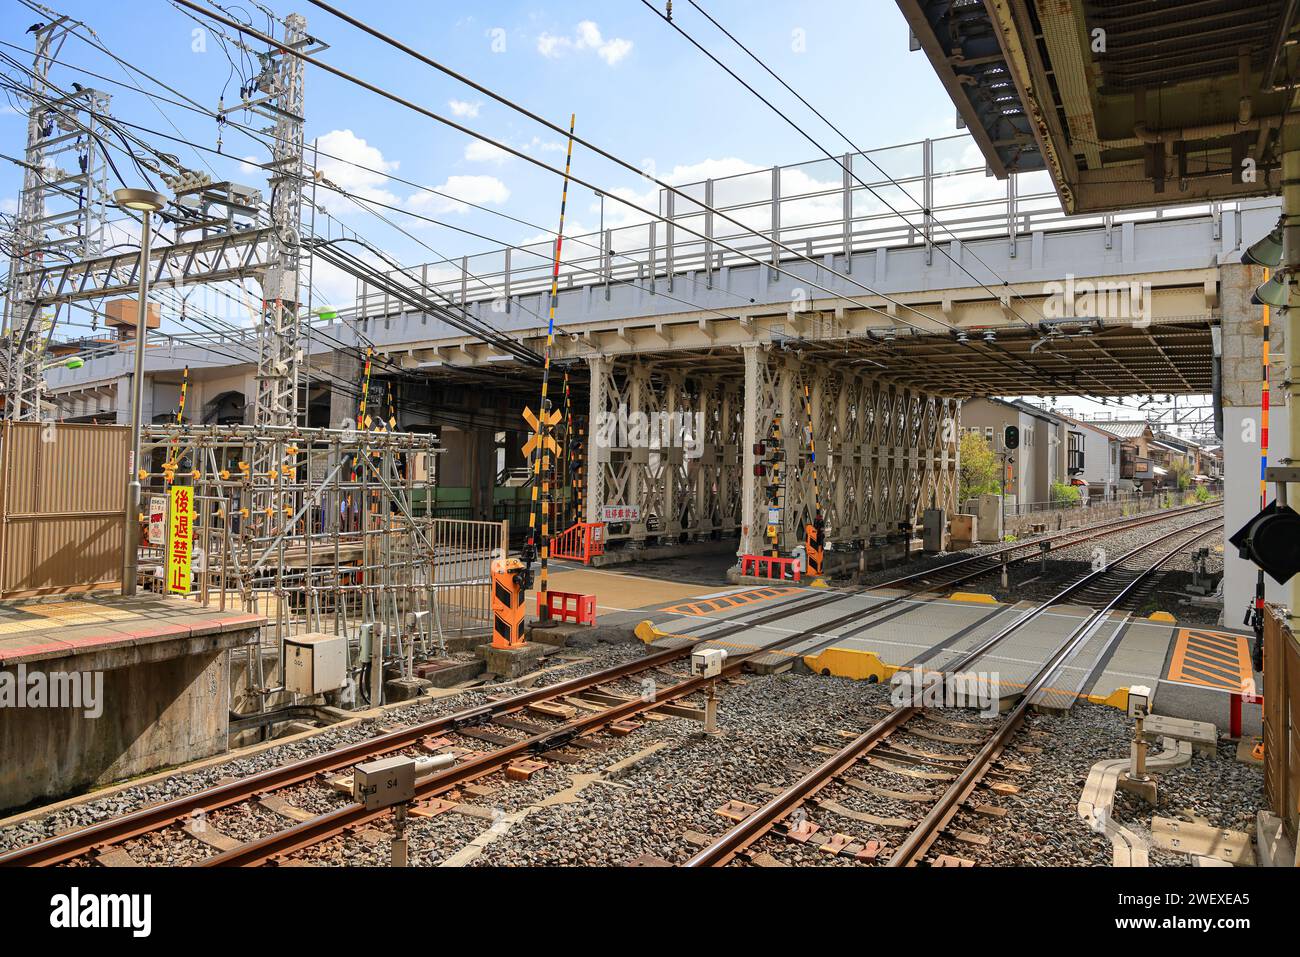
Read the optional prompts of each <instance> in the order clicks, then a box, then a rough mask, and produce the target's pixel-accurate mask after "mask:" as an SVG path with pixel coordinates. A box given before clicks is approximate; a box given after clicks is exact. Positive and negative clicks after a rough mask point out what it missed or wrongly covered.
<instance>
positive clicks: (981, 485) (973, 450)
mask: <svg viewBox="0 0 1300 957" xmlns="http://www.w3.org/2000/svg"><path fill="white" fill-rule="evenodd" d="M1001 471H1002V469H1001V465H1000V463H999V462H998V457H997V455H996V454H994V452H993V450H992V449H991V448H989V444H988V442H987V441H986V440H985V438H984V436H982V435H980V434H979V433H978V432H967V433H966V434H965V435H963V436H962V437H961V482H960V485H959V487H958V491H957V501H958V502H959V503H961V502H965V501H966V500H967V499H969V498H974V497H975V496H976V495H984V494H986V493H993V494H997V493H998V492H999V491H1001V486H1000V484H999V481H998V480H999V478H1000V477H1001Z"/></svg>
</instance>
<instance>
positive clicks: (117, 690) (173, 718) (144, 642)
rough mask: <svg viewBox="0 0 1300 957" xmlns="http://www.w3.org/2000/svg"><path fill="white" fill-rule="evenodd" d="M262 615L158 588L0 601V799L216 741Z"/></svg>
mask: <svg viewBox="0 0 1300 957" xmlns="http://www.w3.org/2000/svg"><path fill="white" fill-rule="evenodd" d="M264 622H265V619H264V618H262V617H261V616H259V615H250V614H245V613H244V612H242V611H240V610H237V609H232V610H227V611H220V610H218V609H215V608H205V607H203V606H202V605H199V604H197V603H195V602H190V601H183V600H181V599H179V598H169V597H165V596H161V595H153V594H142V595H138V596H132V597H129V598H126V597H121V596H110V597H94V598H88V597H81V598H78V599H76V600H45V601H28V602H20V603H3V604H0V709H2V710H3V712H4V718H3V720H0V810H3V809H8V808H19V807H22V806H24V805H26V804H29V803H31V802H33V801H37V800H48V799H51V798H59V797H63V796H65V795H67V794H70V793H74V792H76V791H79V790H83V789H85V788H88V787H93V786H95V785H97V784H102V783H105V782H108V781H114V780H120V779H122V778H127V777H132V776H135V775H138V774H144V773H146V772H149V771H153V770H157V769H159V768H163V767H168V766H171V765H175V764H183V763H185V762H187V761H192V760H196V759H198V758H202V757H207V756H208V755H211V754H216V753H218V752H220V751H224V750H225V749H226V746H227V732H228V729H229V716H230V709H229V688H228V669H227V668H226V667H225V666H224V662H225V656H224V652H226V651H227V650H229V649H230V648H233V647H236V646H238V645H242V644H245V643H247V642H249V641H251V640H256V639H257V636H258V633H259V630H260V628H261V626H262V625H263V623H264Z"/></svg>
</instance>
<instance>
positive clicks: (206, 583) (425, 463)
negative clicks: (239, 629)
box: [140, 425, 507, 699]
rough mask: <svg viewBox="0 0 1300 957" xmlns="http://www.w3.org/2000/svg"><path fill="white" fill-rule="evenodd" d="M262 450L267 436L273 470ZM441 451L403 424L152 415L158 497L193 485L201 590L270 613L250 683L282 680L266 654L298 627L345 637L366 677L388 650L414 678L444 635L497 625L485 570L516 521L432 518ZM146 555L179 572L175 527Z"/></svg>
mask: <svg viewBox="0 0 1300 957" xmlns="http://www.w3.org/2000/svg"><path fill="white" fill-rule="evenodd" d="M254 449H266V450H267V451H268V454H269V457H270V467H269V469H268V471H267V472H266V473H265V474H259V473H258V472H257V470H256V469H255V468H254V466H253V465H252V453H253V450H254ZM440 452H441V450H440V449H439V448H437V445H436V441H435V440H434V439H433V437H432V436H429V435H419V434H414V433H404V432H387V431H363V430H350V429H349V430H339V429H300V428H294V427H287V426H267V427H258V426H242V425H227V426H217V425H210V426H191V425H155V426H150V427H148V428H147V429H146V434H145V444H144V446H143V452H142V456H141V464H142V468H143V469H144V470H146V472H147V475H146V478H145V486H146V488H145V493H144V494H145V497H146V500H147V499H148V497H149V496H150V495H159V494H162V493H163V492H165V490H166V489H168V488H171V487H173V486H176V485H186V486H189V487H191V488H192V489H193V490H194V491H193V498H194V502H195V514H194V521H193V542H194V553H195V556H196V557H195V561H194V565H195V567H196V573H195V576H194V585H193V589H192V591H191V592H190V593H189V594H190V596H191V597H192V598H194V599H195V600H197V601H200V602H202V603H204V604H215V605H217V606H218V607H220V608H222V609H225V608H227V607H231V606H237V607H240V608H242V609H243V610H245V611H248V612H250V613H256V614H260V615H265V616H266V617H267V619H268V625H267V627H266V628H265V629H263V632H262V637H261V645H260V646H259V647H256V648H253V647H250V648H249V649H248V650H247V654H248V656H249V658H248V670H247V675H248V680H247V689H246V691H247V693H248V694H249V695H250V696H256V697H259V698H262V699H264V698H265V697H266V696H267V695H269V694H273V693H276V692H279V691H281V690H283V689H282V688H280V687H275V686H271V684H270V682H268V680H267V676H266V672H265V668H264V664H263V654H264V651H265V650H266V649H269V648H277V649H279V654H280V657H279V660H281V661H282V660H283V644H284V642H285V640H286V639H288V638H290V637H292V636H295V635H301V634H306V633H309V632H324V633H329V634H336V635H345V636H347V637H348V638H349V639H350V643H351V647H352V651H353V654H352V658H351V660H350V666H351V669H352V673H353V675H354V676H357V675H359V674H361V673H362V672H363V671H369V672H370V673H374V674H382V668H380V669H375V668H373V667H371V668H369V669H368V668H367V665H370V663H371V662H372V661H374V660H376V658H377V659H378V660H380V661H382V662H383V663H384V665H389V666H391V665H396V666H397V667H398V668H399V670H400V671H401V673H402V675H403V676H405V677H411V676H412V675H413V664H414V662H415V660H416V659H417V658H430V657H435V656H439V655H445V654H446V650H447V649H446V637H447V636H448V635H454V634H460V635H473V634H485V633H486V632H487V631H488V629H489V628H490V619H489V617H488V611H487V608H488V606H487V601H486V597H487V595H488V588H489V585H490V574H489V569H490V563H491V560H492V559H493V558H494V557H497V556H498V555H499V554H501V553H502V550H503V549H504V548H505V547H506V541H507V537H506V530H505V523H490V522H449V521H448V520H445V519H435V518H433V517H432V504H433V501H434V495H433V489H434V488H435V487H436V484H437V467H436V456H437V455H438V453H440ZM261 501H265V502H266V503H267V504H261V505H259V504H257V503H259V502H261ZM258 509H260V510H261V512H260V514H258V512H257V510H258ZM452 526H455V527H452ZM469 526H474V527H472V528H471V527H469ZM480 526H481V527H480ZM140 568H141V575H142V579H143V580H142V583H141V584H142V586H143V587H146V588H149V587H152V588H156V589H160V590H162V589H166V588H167V587H168V579H167V576H166V573H165V568H166V544H165V542H164V541H158V540H155V541H152V542H150V541H148V540H147V539H146V540H145V541H143V542H142V544H141V552H140Z"/></svg>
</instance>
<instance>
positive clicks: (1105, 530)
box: [0, 504, 1216, 866]
mask: <svg viewBox="0 0 1300 957" xmlns="http://www.w3.org/2000/svg"><path fill="white" fill-rule="evenodd" d="M1214 507H1216V506H1215V505H1214V504H1211V505H1207V506H1194V507H1191V508H1187V509H1179V510H1174V511H1169V512H1165V513H1162V514H1160V515H1157V516H1147V517H1144V518H1142V519H1139V520H1136V521H1134V520H1119V521H1115V522H1111V523H1107V524H1106V525H1103V526H1096V527H1094V528H1092V529H1089V530H1088V531H1087V533H1079V532H1070V533H1060V534H1058V535H1054V536H1049V537H1048V539H1046V540H1047V541H1050V542H1052V543H1056V547H1058V548H1060V547H1068V546H1070V545H1075V544H1079V543H1081V542H1084V541H1090V540H1092V539H1096V538H1100V537H1103V536H1105V535H1108V534H1113V533H1115V532H1119V531H1126V530H1129V529H1132V528H1136V527H1141V526H1144V525H1148V524H1152V523H1155V522H1163V521H1169V520H1171V519H1175V518H1179V517H1181V516H1184V515H1187V514H1190V513H1196V512H1200V511H1204V510H1206V509H1208V508H1214ZM1040 548H1041V546H1040V545H1039V543H1038V541H1034V542H1029V543H1017V544H1015V545H1011V546H1008V547H1006V548H1000V549H997V550H995V551H993V552H990V553H986V554H984V555H980V556H974V557H971V558H966V559H959V560H957V561H954V562H950V563H947V564H945V565H943V566H941V567H939V568H931V569H927V570H925V571H922V572H917V573H914V574H911V575H907V576H903V577H900V578H898V579H894V580H892V581H890V582H887V583H884V584H880V585H875V586H872V588H871V589H856V590H852V591H847V590H846V591H837V592H833V593H813V594H805V595H800V596H797V597H796V598H793V599H789V600H786V601H784V602H782V603H781V605H780V606H779V607H771V606H769V608H768V609H767V610H766V611H765V612H764V613H763V614H760V615H756V616H750V617H745V618H743V619H739V620H736V621H734V622H729V623H727V624H725V625H723V626H722V627H719V628H716V629H713V630H711V631H710V632H709V633H708V634H702V635H700V636H699V637H698V638H695V639H693V640H691V641H690V642H689V643H687V644H685V645H682V646H679V647H674V648H669V649H664V650H662V651H653V652H651V653H650V654H648V655H647V656H646V657H644V658H641V659H638V660H636V661H633V662H628V663H624V664H621V665H618V666H615V667H612V668H607V669H603V670H601V671H598V672H595V673H592V674H590V675H586V676H582V677H578V678H573V679H569V680H567V681H562V682H559V683H557V684H555V685H550V686H546V687H542V688H538V689H535V690H532V691H529V692H525V693H523V694H518V695H513V696H510V697H508V698H503V699H500V700H497V701H493V702H491V703H488V704H484V705H479V706H477V707H473V708H469V709H465V710H463V711H459V712H456V713H454V714H450V715H446V716H442V717H439V718H436V719H433V720H430V721H425V722H421V723H418V724H415V725H411V726H409V727H405V728H401V729H398V730H395V731H392V732H389V733H386V734H382V735H379V736H377V737H375V738H371V739H369V740H366V741H362V742H358V743H356V744H352V745H348V746H345V747H342V748H338V749H335V750H332V751H329V752H325V753H323V754H320V755H316V756H313V757H310V758H306V759H303V760H300V761H296V762H293V763H291V764H286V765H283V766H281V767H278V768H272V769H270V770H267V771H263V772H260V773H257V774H253V775H249V776H247V777H244V778H241V779H239V780H237V781H233V782H229V783H225V784H219V785H217V786H215V787H212V788H208V789H206V790H203V791H199V792H196V793H195V794H192V795H188V796H185V797H181V798H176V799H174V800H171V801H167V802H165V803H162V804H158V805H156V806H153V807H147V808H143V809H141V810H138V811H135V812H133V813H130V814H126V815H123V816H121V817H117V818H112V819H109V820H106V821H103V822H100V823H98V824H95V825H92V826H90V827H86V828H81V829H78V830H75V831H72V832H69V833H66V834H62V835H58V836H56V837H52V838H49V839H46V840H44V841H40V842H37V843H34V844H30V845H27V846H25V847H22V848H18V849H16V850H13V851H10V852H8V853H6V854H3V855H0V865H3V866H50V865H57V864H66V863H71V862H78V861H79V859H83V858H86V857H87V856H89V855H93V854H94V853H96V852H102V851H104V850H105V849H108V848H115V847H120V846H121V845H123V844H125V843H127V842H130V841H132V840H133V839H137V838H141V837H143V836H145V835H156V834H159V833H161V832H165V831H167V830H168V829H169V828H173V827H174V826H175V825H178V824H186V823H188V822H191V821H192V820H193V819H195V818H202V819H203V820H204V821H205V822H206V824H207V826H208V827H211V830H210V831H208V832H207V833H208V837H209V838H210V839H211V838H214V837H215V840H210V842H209V846H210V847H211V848H216V849H218V851H219V852H218V853H216V854H211V855H209V856H207V857H206V858H204V859H203V860H202V861H201V863H202V864H204V865H208V866H222V865H243V866H248V865H254V864H260V863H265V862H267V861H271V860H280V859H284V858H285V857H286V856H287V855H291V854H292V853H294V852H295V851H298V850H301V849H303V848H306V847H310V846H313V845H315V844H318V843H320V842H322V841H325V840H327V839H329V838H331V837H333V836H336V835H338V834H341V833H344V832H345V831H348V830H351V829H354V828H356V827H359V826H361V825H364V824H365V823H367V822H369V821H371V820H374V819H375V818H377V817H379V816H381V815H383V814H385V813H386V812H365V811H364V810H363V809H360V808H359V807H353V806H351V805H349V806H347V807H343V808H339V809H336V810H334V811H331V812H328V813H326V814H322V815H317V816H315V817H312V818H310V819H308V820H305V821H302V822H300V823H298V824H296V825H294V826H292V827H288V828H283V829H279V830H275V831H274V832H273V833H271V834H268V835H263V836H261V837H259V838H257V839H256V840H253V841H248V842H243V843H240V842H239V841H237V840H232V839H229V838H226V837H223V836H222V835H221V832H220V816H221V812H223V811H224V810H227V809H231V808H233V807H234V806H236V805H242V804H245V803H250V804H251V803H255V802H262V803H263V804H265V803H267V802H266V798H267V797H268V796H271V795H274V794H276V793H277V792H281V791H286V790H288V789H291V788H294V787H297V786H303V785H310V784H312V782H320V783H321V784H322V786H327V785H325V784H324V782H325V781H326V780H327V778H328V776H329V775H331V774H334V773H337V772H342V771H344V770H346V769H349V768H351V767H353V766H354V765H356V764H358V763H360V762H363V761H366V760H371V759H373V758H376V757H380V756H385V755H392V754H396V753H400V752H408V753H412V754H423V755H427V754H428V753H429V752H430V751H431V750H433V749H435V748H437V749H442V750H446V749H451V750H452V752H453V753H455V754H456V755H457V756H458V758H460V761H459V763H458V764H456V765H455V766H453V767H450V768H448V769H447V770H445V771H443V772H441V773H436V774H434V775H432V776H430V777H427V778H425V779H424V780H423V781H422V782H421V783H420V785H419V791H418V794H417V797H418V798H419V799H421V800H427V799H431V798H435V797H437V796H438V795H439V794H445V793H446V792H448V791H450V790H452V789H454V788H457V787H460V786H462V785H464V784H466V783H469V782H472V781H475V780H477V779H479V778H482V777H485V776H487V775H490V774H493V773H495V772H498V771H501V770H503V769H505V768H508V767H510V765H511V764H512V763H516V762H520V761H526V760H529V759H530V756H531V757H536V756H539V755H550V756H552V757H556V758H558V759H560V760H563V759H564V753H565V752H566V751H569V752H572V750H573V749H575V748H576V749H581V748H582V747H584V743H586V744H589V743H590V741H589V739H590V736H591V735H593V734H594V733H595V732H597V731H600V730H602V729H609V728H613V729H614V730H615V731H619V732H622V731H626V730H631V727H632V726H631V725H628V724H626V723H625V722H629V721H635V719H636V718H637V716H638V715H641V714H643V713H645V712H648V711H654V710H656V709H664V708H666V707H671V706H672V705H673V703H674V702H680V701H682V700H684V699H687V698H689V697H690V696H692V695H694V694H696V693H698V692H700V691H701V690H702V688H703V687H704V684H705V680H704V679H692V678H690V677H689V676H686V675H685V674H684V672H683V671H682V670H681V669H680V665H682V664H683V662H684V660H685V659H686V658H687V657H688V656H689V654H690V651H691V650H692V648H694V647H695V646H697V645H699V644H703V643H708V642H711V641H718V640H721V639H723V638H726V637H728V636H730V635H734V634H738V633H741V632H743V631H746V630H749V629H752V628H758V627H762V626H764V625H768V624H774V623H776V622H779V621H781V620H783V619H785V618H788V617H790V616H792V615H795V614H798V613H802V612H805V611H808V610H810V609H812V608H820V607H823V606H825V605H829V604H834V603H836V602H839V601H842V600H844V599H846V598H848V597H849V596H851V595H853V594H860V593H861V592H862V591H866V590H874V589H880V588H898V589H911V590H910V591H906V592H904V593H903V594H900V595H897V596H892V597H889V598H887V599H886V600H885V601H884V602H883V603H881V604H879V605H877V606H875V607H873V608H872V609H870V610H869V611H868V612H867V613H866V614H867V615H871V616H874V615H875V614H877V613H879V612H881V611H883V610H885V609H886V608H888V607H892V606H894V605H896V604H898V603H899V602H902V601H904V600H906V599H908V598H910V597H912V596H914V595H916V594H919V593H924V592H928V591H932V590H934V589H937V588H946V587H951V586H953V585H956V584H961V583H964V582H967V581H972V580H975V579H977V578H979V577H982V576H984V575H987V574H989V573H990V572H993V571H996V570H998V569H999V568H1000V567H1001V565H1002V564H1003V563H1004V562H1005V563H1007V564H1010V563H1013V562H1019V561H1025V560H1028V559H1030V558H1033V557H1037V556H1038V555H1039V554H1040ZM1019 553H1023V554H1019ZM862 617H863V612H862V611H861V610H860V609H855V610H853V611H851V612H849V613H848V614H846V615H843V616H840V617H839V618H836V619H834V620H832V621H829V622H823V623H821V624H820V625H818V626H817V627H816V628H812V629H808V630H806V631H802V632H799V633H797V634H793V635H790V636H787V637H784V638H782V639H779V640H777V641H774V642H771V643H769V644H766V645H762V646H759V647H756V648H755V649H754V650H753V651H752V652H749V653H745V654H741V655H735V656H732V657H731V658H730V659H729V661H728V662H727V665H726V671H725V674H726V675H729V676H734V675H735V674H737V673H738V672H739V671H740V670H741V669H742V668H743V667H744V666H745V664H746V663H747V662H749V661H752V660H753V659H754V658H755V657H757V656H759V655H762V654H767V653H770V652H772V651H776V650H780V649H783V648H786V647H789V646H792V645H796V644H799V643H802V642H806V641H808V640H809V639H810V638H813V637H815V636H816V635H817V634H824V633H825V631H826V630H828V629H833V628H835V627H839V626H841V625H844V624H848V623H850V622H852V621H856V620H861V619H862ZM655 674H658V676H659V677H660V678H661V679H664V678H666V679H668V680H669V682H670V683H669V684H667V685H666V686H664V687H659V686H658V684H657V682H656V688H655V694H654V695H653V697H652V698H651V700H645V699H646V696H645V695H643V694H641V693H640V688H641V687H643V685H642V684H641V682H643V681H644V679H645V678H646V677H648V676H652V675H655ZM484 744H490V745H493V749H492V750H489V751H482V750H480V749H481V747H482V745H484ZM190 836H191V837H194V836H195V834H194V833H193V831H191V832H190ZM230 845H237V846H230Z"/></svg>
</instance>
